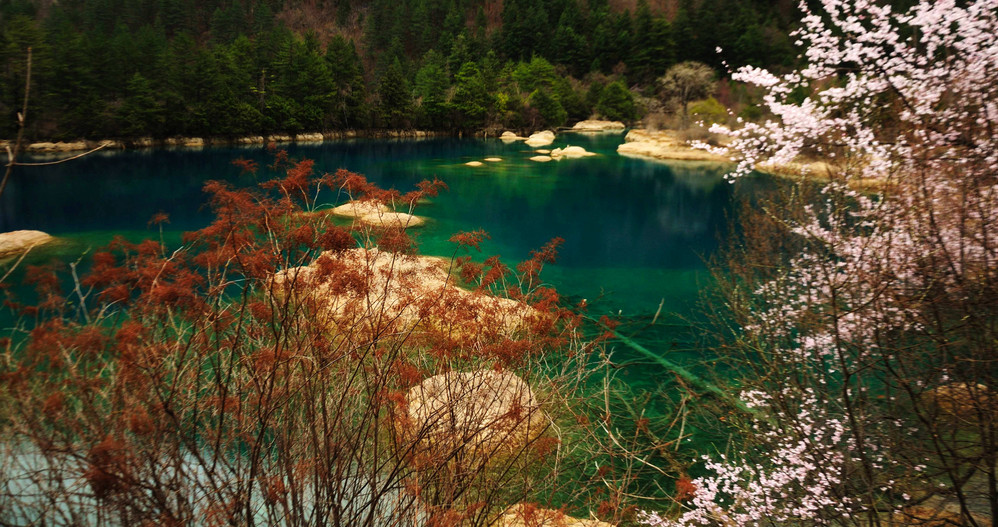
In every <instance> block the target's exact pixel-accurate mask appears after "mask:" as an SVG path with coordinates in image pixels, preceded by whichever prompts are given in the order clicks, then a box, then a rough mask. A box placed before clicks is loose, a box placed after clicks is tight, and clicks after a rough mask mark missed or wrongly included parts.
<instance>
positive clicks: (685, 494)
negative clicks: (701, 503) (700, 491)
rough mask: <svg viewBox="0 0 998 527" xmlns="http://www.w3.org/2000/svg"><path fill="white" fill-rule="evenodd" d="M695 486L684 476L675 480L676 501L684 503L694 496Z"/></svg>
mask: <svg viewBox="0 0 998 527" xmlns="http://www.w3.org/2000/svg"><path fill="white" fill-rule="evenodd" d="M696 491H697V486H696V485H695V484H694V483H693V480H692V479H690V477H689V476H688V475H686V474H683V475H681V476H679V479H677V480H676V496H675V498H676V500H677V501H686V500H688V499H690V498H692V497H693V496H695V495H696Z"/></svg>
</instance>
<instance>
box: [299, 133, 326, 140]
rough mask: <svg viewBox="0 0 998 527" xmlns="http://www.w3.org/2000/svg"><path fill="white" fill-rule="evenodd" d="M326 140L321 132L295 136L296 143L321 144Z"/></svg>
mask: <svg viewBox="0 0 998 527" xmlns="http://www.w3.org/2000/svg"><path fill="white" fill-rule="evenodd" d="M325 140H326V138H325V137H323V136H322V134H320V133H319V132H314V133H311V134H298V135H296V136H295V142H296V143H321V142H323V141H325Z"/></svg>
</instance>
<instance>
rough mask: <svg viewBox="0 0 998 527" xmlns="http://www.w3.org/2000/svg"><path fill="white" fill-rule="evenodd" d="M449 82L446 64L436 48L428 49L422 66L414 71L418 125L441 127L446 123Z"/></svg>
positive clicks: (432, 127)
mask: <svg viewBox="0 0 998 527" xmlns="http://www.w3.org/2000/svg"><path fill="white" fill-rule="evenodd" d="M449 88H450V82H449V80H448V76H447V65H446V62H444V59H443V57H442V56H440V54H439V53H437V52H436V50H432V49H431V50H430V51H428V52H427V53H426V56H425V57H423V66H422V67H421V68H419V71H418V72H416V83H415V92H416V97H418V98H419V102H420V104H419V115H420V125H421V126H426V127H428V128H431V129H437V128H443V127H444V126H445V124H446V119H447V112H448V110H449V107H448V105H447V90H448V89H449Z"/></svg>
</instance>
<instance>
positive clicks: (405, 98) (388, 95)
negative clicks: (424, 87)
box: [378, 60, 412, 128]
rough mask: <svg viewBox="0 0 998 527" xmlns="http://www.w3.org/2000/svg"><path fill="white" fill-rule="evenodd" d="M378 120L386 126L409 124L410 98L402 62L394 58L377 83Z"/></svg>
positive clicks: (405, 125) (393, 126)
mask: <svg viewBox="0 0 998 527" xmlns="http://www.w3.org/2000/svg"><path fill="white" fill-rule="evenodd" d="M378 99H379V100H378V121H379V124H380V125H381V126H382V127H386V128H407V127H408V126H409V124H410V117H411V109H412V98H411V96H410V95H409V83H408V82H407V81H406V79H405V75H404V74H403V73H402V64H401V63H400V62H399V61H398V60H395V61H394V62H392V64H391V65H390V66H389V67H388V69H387V70H385V73H384V75H382V77H381V81H380V82H379V83H378Z"/></svg>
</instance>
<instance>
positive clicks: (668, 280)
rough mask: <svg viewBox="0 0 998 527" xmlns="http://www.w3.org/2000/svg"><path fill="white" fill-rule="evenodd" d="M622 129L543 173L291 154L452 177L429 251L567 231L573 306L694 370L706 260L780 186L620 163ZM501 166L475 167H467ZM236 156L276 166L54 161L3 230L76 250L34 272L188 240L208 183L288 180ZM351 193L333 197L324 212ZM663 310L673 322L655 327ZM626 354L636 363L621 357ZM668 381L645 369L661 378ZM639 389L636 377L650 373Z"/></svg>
mask: <svg viewBox="0 0 998 527" xmlns="http://www.w3.org/2000/svg"><path fill="white" fill-rule="evenodd" d="M622 141H623V135H622V134H599V135H587V134H573V133H565V134H560V135H559V136H558V138H557V140H556V141H555V143H554V144H552V145H550V146H547V147H543V148H556V147H563V146H566V145H569V144H571V145H578V146H582V147H584V148H586V149H587V150H589V151H591V152H596V153H597V154H599V155H597V156H594V157H586V158H580V159H564V160H560V161H551V162H547V163H540V162H536V161H531V160H529V157H530V156H532V155H536V152H535V151H534V150H535V149H532V148H530V147H527V146H525V145H524V144H523V143H522V142H515V143H503V142H501V141H499V140H497V139H457V138H434V139H425V140H372V139H357V140H348V141H341V142H330V143H323V144H313V145H287V146H286V149H287V150H288V153H289V155H290V156H291V157H292V158H311V159H314V160H315V167H316V171H317V173H320V174H321V173H323V172H333V171H336V170H337V169H339V168H346V169H348V170H351V171H354V172H358V173H361V174H364V175H365V176H367V177H368V179H370V180H371V181H373V182H375V183H377V184H378V185H380V186H382V187H386V188H389V187H392V188H396V189H398V190H400V191H402V192H405V191H408V190H411V189H413V188H414V186H415V185H416V184H417V183H418V182H420V181H422V180H424V179H430V178H433V177H437V178H440V179H441V180H443V181H444V182H445V183H446V184H447V185H448V187H449V190H447V191H445V192H443V193H442V194H441V195H440V196H439V197H437V198H434V199H433V200H432V201H431V202H430V203H428V204H425V205H422V206H420V207H419V208H418V209H417V210H416V214H418V215H420V216H424V217H426V218H427V219H428V223H427V225H426V226H425V227H422V228H420V229H418V230H416V231H414V233H415V236H416V238H417V240H418V241H419V243H420V250H421V252H422V253H424V254H431V255H441V256H450V255H452V254H453V251H454V246H453V244H451V243H450V242H448V241H447V240H448V238H449V237H450V236H451V235H452V234H453V233H455V232H458V231H468V230H474V229H484V230H485V231H487V232H488V233H489V234H490V235H491V240H489V241H487V242H486V243H485V244H483V246H482V254H481V257H482V258H483V259H484V258H485V257H486V256H489V255H493V254H499V255H501V256H502V258H503V259H504V261H506V262H507V264H510V265H513V264H515V263H516V262H518V261H520V260H522V259H525V258H528V257H529V255H530V251H531V250H532V249H537V248H539V247H541V246H542V245H543V244H545V243H546V242H547V241H549V240H551V239H552V238H555V237H561V238H563V239H564V240H565V242H564V245H563V246H562V248H561V250H560V253H559V260H558V263H557V264H556V265H550V266H547V267H546V268H545V270H544V274H543V275H542V278H544V279H545V280H546V281H547V282H548V283H549V284H551V285H554V286H555V287H556V288H557V289H558V290H559V292H560V293H562V295H564V296H566V297H568V298H569V299H570V300H572V301H573V302H577V301H578V300H580V299H582V298H585V299H587V300H588V303H589V305H590V306H591V307H590V314H591V315H593V316H600V315H603V314H612V315H615V316H619V317H621V319H622V320H623V321H624V322H625V325H624V326H623V329H622V331H625V332H626V333H627V334H628V335H633V336H634V337H635V338H636V340H638V341H640V342H642V343H644V344H645V345H646V346H648V347H649V348H651V349H652V350H654V351H656V352H660V353H663V354H665V353H668V354H670V358H671V359H673V360H683V362H685V363H687V364H691V363H696V362H697V361H698V360H700V359H703V357H700V356H699V352H698V350H697V349H695V346H694V343H693V338H692V336H691V335H690V328H689V326H688V325H686V324H685V321H684V320H685V319H688V318H690V317H693V318H695V317H696V311H695V310H694V309H693V306H694V304H695V303H696V301H697V299H698V295H699V293H700V291H701V289H702V288H703V287H704V286H705V285H706V284H707V283H708V276H707V273H706V268H705V264H704V259H705V258H707V257H709V256H710V255H711V253H712V252H713V251H715V250H716V248H717V247H718V244H719V240H721V239H723V237H724V236H725V233H726V232H727V228H728V223H729V221H730V217H731V211H732V209H733V203H734V202H735V201H736V200H735V198H736V197H738V196H746V195H752V194H753V193H757V192H759V189H760V188H763V187H765V186H766V181H765V180H748V181H744V182H740V183H738V184H737V185H732V184H729V183H728V182H727V181H725V180H724V178H723V175H724V173H725V171H726V170H727V168H728V167H726V166H723V165H718V164H707V163H690V162H674V163H664V162H656V161H649V160H643V159H636V158H629V157H624V156H620V155H618V154H617V153H616V147H617V145H619V144H620V143H621V142H622ZM486 157H499V158H502V161H499V162H484V165H483V166H480V167H469V166H466V165H465V163H466V162H468V161H483V160H484V158H486ZM237 158H246V159H252V160H255V161H257V163H258V164H259V166H260V167H261V168H263V167H265V166H266V165H268V164H270V163H271V162H272V160H273V158H272V153H271V152H268V151H267V150H266V149H265V148H264V147H262V146H254V147H238V148H237V147H232V148H205V149H203V150H195V149H176V150H169V149H166V150H149V151H129V152H114V153H100V154H98V155H92V156H89V157H86V158H83V159H81V160H77V161H73V162H70V163H65V164H61V165H55V166H47V167H31V168H27V167H26V168H23V169H20V170H19V171H18V172H17V173H15V174H14V175H13V177H12V179H11V181H10V183H9V185H8V188H7V190H6V192H5V193H4V195H3V197H2V201H0V230H2V231H9V230H16V229H37V230H42V231H45V232H48V233H50V234H52V235H54V236H57V237H59V238H60V239H61V240H62V241H61V243H59V244H56V245H55V246H53V247H51V248H47V249H44V250H37V251H33V253H32V255H31V257H30V258H29V260H30V261H31V263H38V262H43V261H45V260H47V259H52V258H57V259H61V260H63V261H74V260H76V259H78V258H79V257H80V255H81V254H82V253H84V252H85V251H88V250H93V249H96V248H98V247H100V246H102V245H104V244H106V243H107V242H108V241H110V239H111V237H112V236H114V235H116V234H120V235H123V236H125V237H127V238H129V239H133V240H140V239H142V238H146V237H153V238H156V237H158V236H159V232H158V230H157V228H155V227H150V226H149V224H148V222H149V220H150V218H151V217H152V216H153V215H154V214H156V213H158V212H165V213H167V214H169V217H170V222H169V224H166V225H164V228H165V229H166V230H165V232H164V239H165V240H166V241H167V243H168V244H171V243H172V244H178V243H179V241H180V237H181V234H182V232H184V231H189V230H193V229H197V228H200V227H202V226H204V225H205V224H207V223H208V222H209V221H210V219H211V213H210V210H209V209H208V208H207V207H206V205H205V201H206V200H205V195H204V193H203V192H202V188H203V186H204V183H205V181H207V180H213V179H214V180H223V181H227V182H229V183H230V184H232V185H234V186H252V185H255V184H256V183H258V182H259V181H263V180H266V179H269V178H271V177H275V176H276V174H274V173H268V172H267V171H266V169H263V170H262V171H261V172H260V173H259V174H258V175H255V176H254V175H250V174H242V173H241V172H240V170H239V169H238V168H237V167H236V166H234V165H233V164H232V161H233V160H235V159H237ZM343 199H345V196H338V195H336V194H335V193H333V192H329V193H327V194H324V195H322V196H320V202H322V203H324V204H329V205H333V204H335V203H337V202H338V201H342V200H343ZM660 305H661V310H662V316H660V317H659V319H658V321H657V323H656V325H654V326H650V325H649V323H650V322H651V320H652V318H653V316H654V314H655V312H656V310H658V309H659V306H660ZM618 353H619V354H620V355H619V356H620V357H621V358H622V360H626V359H627V358H628V357H630V352H629V351H628V350H627V349H626V348H625V347H619V348H618ZM656 373H657V374H661V373H662V372H652V371H641V372H640V373H639V374H636V377H640V378H644V379H646V380H651V379H652V378H654V376H655V375H656ZM636 380H637V379H636Z"/></svg>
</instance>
